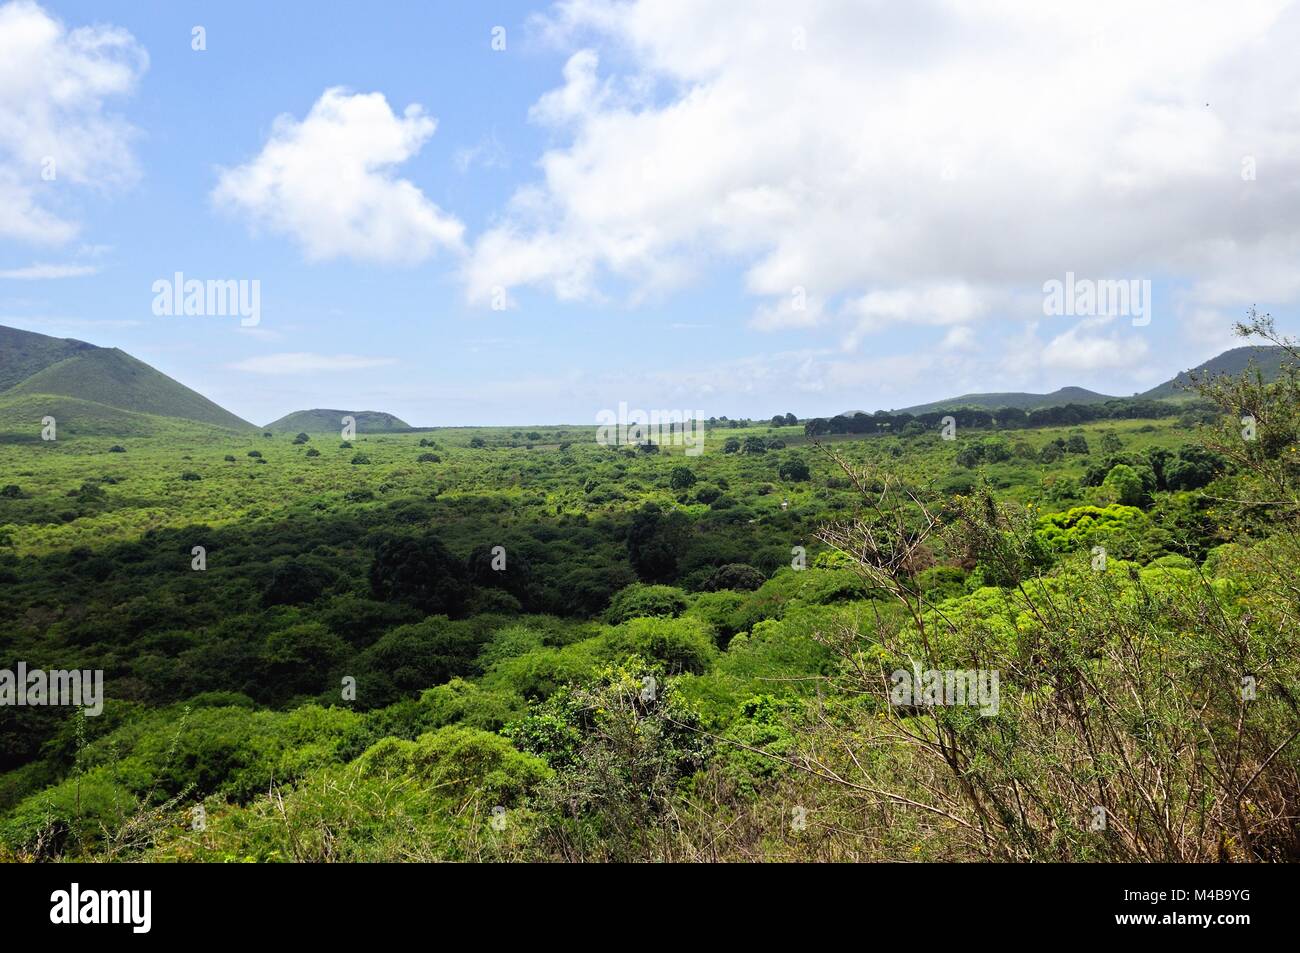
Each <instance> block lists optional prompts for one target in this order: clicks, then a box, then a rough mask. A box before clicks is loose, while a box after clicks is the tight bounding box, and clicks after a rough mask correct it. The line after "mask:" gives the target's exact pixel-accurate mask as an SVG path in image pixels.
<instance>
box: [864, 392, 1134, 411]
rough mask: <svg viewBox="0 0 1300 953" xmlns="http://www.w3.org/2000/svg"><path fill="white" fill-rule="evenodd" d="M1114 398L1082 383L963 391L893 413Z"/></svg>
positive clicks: (1032, 407)
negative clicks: (1044, 390) (1033, 390)
mask: <svg viewBox="0 0 1300 953" xmlns="http://www.w3.org/2000/svg"><path fill="white" fill-rule="evenodd" d="M1114 399H1115V398H1114V397H1110V396H1108V395H1106V394H1098V393H1097V392H1096V391H1091V390H1087V389H1085V388H1083V387H1062V388H1061V389H1060V390H1054V391H1052V392H1051V393H1050V394H1027V393H1023V392H1019V391H1010V392H1008V393H1002V394H996V393H994V394H962V395H961V396H960V397H949V398H946V399H945V400H936V401H932V402H931V403H928V404H917V405H916V406H915V407H903V408H902V409H900V410H895V411H893V413H896V414H904V413H906V414H930V413H935V412H936V411H940V410H959V409H961V408H963V407H974V408H977V409H979V410H997V409H998V408H1000V407H1019V408H1021V409H1023V410H1036V409H1037V408H1039V407H1059V406H1061V405H1062V404H1100V403H1102V402H1103V401H1107V400H1114ZM856 413H865V411H856V410H851V411H848V412H846V413H844V414H841V415H840V416H843V417H852V416H853V415H854V414H856Z"/></svg>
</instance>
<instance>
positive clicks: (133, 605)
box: [0, 320, 1300, 861]
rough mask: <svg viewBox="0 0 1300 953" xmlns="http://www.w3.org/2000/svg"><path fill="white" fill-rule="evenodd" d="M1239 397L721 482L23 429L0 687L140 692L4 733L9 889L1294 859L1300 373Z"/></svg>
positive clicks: (869, 443) (486, 442)
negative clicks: (149, 872)
mask: <svg viewBox="0 0 1300 953" xmlns="http://www.w3.org/2000/svg"><path fill="white" fill-rule="evenodd" d="M1255 330H1256V331H1259V332H1261V333H1265V334H1269V333H1271V328H1270V327H1269V325H1268V324H1267V322H1265V321H1263V320H1261V321H1260V322H1258V323H1257V325H1256V327H1255ZM61 353H62V351H60V350H59V349H58V348H57V347H56V348H54V350H53V352H51V353H50V354H49V355H48V357H49V359H50V360H51V361H54V364H53V367H54V368H57V367H58V366H59V361H58V358H59V355H60V354H61ZM33 359H34V358H33ZM69 359H71V360H79V359H80V358H78V357H75V356H74V357H72V358H67V357H63V358H62V360H64V361H66V360H69ZM29 363H30V362H29ZM7 396H8V395H6V397H7ZM26 399H27V398H26V397H24V400H26ZM41 399H45V398H41ZM67 399H69V400H82V401H83V403H84V402H86V401H85V400H84V399H83V398H67ZM1201 400H1202V403H1201V404H1200V405H1199V406H1198V407H1196V408H1193V409H1191V410H1189V409H1188V408H1177V409H1175V410H1173V411H1172V412H1171V411H1170V410H1169V408H1168V406H1167V405H1152V404H1150V403H1149V402H1147V403H1143V402H1123V406H1122V412H1120V413H1112V412H1108V413H1107V414H1106V415H1105V416H1103V417H1100V418H1099V419H1067V420H1064V421H1062V420H1060V419H1059V418H1060V416H1061V414H1060V408H1055V409H1050V408H1049V409H1048V410H1051V413H1045V414H1043V415H1041V417H1040V418H1039V420H1038V421H1037V422H1035V421H1034V420H1033V419H1032V414H1031V415H1026V414H1024V413H1023V412H1022V413H1021V416H1020V418H1018V419H1017V418H1015V417H1014V415H1011V414H1007V415H1006V416H1005V419H1003V417H1002V416H1000V415H998V414H991V413H985V415H984V417H983V418H978V417H973V418H969V419H966V421H965V423H960V422H959V426H958V430H957V439H955V440H945V439H943V438H942V437H941V435H940V432H939V429H938V427H937V426H934V425H933V424H932V423H930V422H927V421H926V420H925V419H923V418H921V417H917V416H913V417H911V419H908V420H906V421H903V422H902V425H901V426H894V424H896V423H897V422H898V421H897V419H895V418H894V417H892V416H890V415H886V416H890V426H888V427H874V428H873V429H872V431H871V432H869V433H857V432H852V431H851V430H849V429H847V428H844V429H840V430H835V429H833V428H830V427H829V425H828V430H829V431H830V432H826V433H820V432H817V431H818V430H819V429H820V428H818V427H809V426H808V424H809V423H810V422H807V421H805V422H803V423H800V422H798V421H796V420H794V418H793V415H780V416H778V417H777V418H771V419H766V420H762V421H759V422H750V421H738V420H727V419H725V418H716V419H714V420H712V421H711V422H710V426H709V428H708V435H707V441H706V448H705V452H704V453H703V454H702V455H700V456H685V455H684V453H683V452H682V448H681V447H677V446H667V445H665V446H662V447H658V448H656V449H657V450H658V452H655V453H647V452H644V451H643V450H642V449H640V448H636V447H621V448H620V447H603V446H599V445H597V444H596V443H595V441H594V439H593V428H585V427H554V426H546V427H540V426H539V427H533V428H520V429H518V430H516V429H512V428H440V429H436V430H427V431H420V432H395V433H381V432H377V431H375V430H370V429H368V428H367V427H366V426H365V425H363V424H362V421H361V416H360V415H354V416H357V417H358V429H357V434H356V437H355V439H354V440H352V441H346V442H343V443H342V445H340V441H339V438H338V430H339V422H338V418H337V417H331V418H330V419H329V420H328V421H323V423H328V426H323V427H315V426H311V425H310V424H311V422H310V421H307V420H304V419H303V418H302V416H301V415H290V417H288V418H285V419H284V421H280V422H277V424H276V425H271V426H269V427H268V428H266V430H267V431H269V432H270V434H271V435H270V436H269V437H267V436H264V435H263V432H262V431H257V430H252V429H243V430H233V429H231V430H222V429H217V428H214V427H211V426H204V425H200V424H197V423H186V422H184V421H178V420H176V419H175V418H174V417H162V416H146V415H143V414H139V413H137V412H133V411H129V410H121V411H118V412H115V413H120V414H122V415H123V416H121V417H117V416H114V415H112V414H109V413H108V411H109V410H111V409H112V408H109V407H108V406H107V405H104V404H99V403H97V402H96V403H95V404H94V406H95V407H103V408H105V409H104V411H102V412H101V414H102V416H100V417H95V416H93V415H91V414H84V415H83V417H82V423H81V426H79V427H70V428H69V429H68V430H67V431H64V430H63V429H61V430H60V436H59V439H58V440H56V441H50V442H44V441H41V440H40V439H39V435H38V434H37V435H36V436H35V437H34V439H31V440H20V439H17V438H16V437H15V439H11V440H4V441H0V580H2V581H3V583H4V592H5V598H4V600H3V602H0V668H5V669H13V668H14V667H15V666H16V665H17V663H18V662H19V661H23V662H25V663H26V664H27V666H28V667H29V668H37V667H40V668H47V669H55V668H69V667H77V668H83V669H103V670H104V672H105V685H106V694H107V699H106V700H105V703H104V708H103V713H102V715H99V716H97V717H85V716H83V715H82V714H80V713H79V712H74V711H69V710H68V709H64V708H54V707H35V706H33V707H21V708H20V707H0V858H4V859H40V860H54V859H67V860H73V859H78V860H80V859H98V860H105V859H112V860H139V859H144V860H182V861H244V860H252V861H291V860H321V861H372V860H435V859H456V860H583V859H586V860H614V861H627V860H670V861H672V860H700V859H709V860H733V859H773V860H862V859H890V860H893V859H923V860H956V859H960V860H971V859H993V860H1065V861H1092V860H1098V861H1121V860H1123V861H1129V860H1137V861H1171V860H1183V861H1186V860H1192V861H1206V860H1216V859H1217V860H1242V861H1245V860H1275V859H1283V858H1286V857H1293V856H1295V854H1296V852H1297V851H1300V841H1298V840H1297V833H1296V826H1295V823H1294V820H1293V819H1294V818H1295V817H1296V816H1297V813H1300V742H1298V741H1297V737H1298V735H1300V708H1298V707H1297V698H1298V697H1300V644H1297V635H1296V627H1295V625H1294V620H1295V617H1296V613H1297V609H1300V605H1297V597H1296V595H1295V593H1296V592H1300V522H1298V519H1300V515H1298V513H1297V510H1298V509H1300V497H1298V496H1297V490H1298V488H1300V462H1297V461H1298V460H1300V453H1297V447H1296V442H1295V434H1296V432H1297V427H1298V426H1300V376H1297V374H1296V372H1295V371H1294V370H1293V369H1292V368H1291V367H1282V368H1281V369H1280V377H1278V378H1277V379H1276V380H1274V381H1271V382H1270V381H1266V380H1264V379H1263V377H1261V376H1251V375H1246V376H1243V377H1240V378H1231V379H1230V378H1226V377H1222V376H1220V377H1216V378H1214V379H1213V380H1211V381H1208V382H1207V383H1205V384H1204V385H1203V393H1202V395H1201ZM24 406H25V407H26V406H27V405H24ZM1092 406H1095V407H1098V408H1101V407H1106V406H1107V405H1106V404H1095V405H1092ZM1152 406H1155V407H1156V410H1155V411H1150V408H1151V407H1152ZM1114 408H1115V405H1114V404H1112V405H1110V409H1111V411H1113V410H1114ZM38 409H39V408H38V407H37V405H36V404H32V405H31V408H30V412H35V411H37V410H38ZM1148 411H1149V413H1148ZM25 412H28V411H25ZM319 413H321V414H327V415H335V414H337V415H338V417H341V416H343V415H344V414H343V412H336V411H320V412H319ZM1035 413H1037V411H1035ZM1143 413H1148V415H1147V416H1143ZM1187 413H1193V414H1195V415H1196V420H1203V421H1206V423H1205V424H1204V425H1202V426H1200V427H1199V429H1197V428H1195V427H1194V426H1193V425H1192V424H1193V422H1190V421H1188V420H1184V419H1181V418H1180V417H1179V416H1178V415H1179V414H1187ZM1243 415H1252V416H1253V417H1254V419H1255V423H1256V426H1257V430H1258V432H1257V436H1256V439H1253V440H1249V441H1248V440H1244V439H1243V438H1242V424H1241V418H1242V416H1243ZM1066 416H1067V417H1068V416H1069V415H1068V414H1067V415H1066ZM39 418H40V414H39V413H38V414H37V416H36V418H35V419H36V420H37V421H39ZM836 419H840V420H846V421H849V422H850V423H852V422H853V420H854V418H836ZM869 419H875V420H876V421H877V422H878V421H879V419H880V418H878V417H874V416H873V417H872V418H869ZM140 420H143V421H147V422H149V426H148V427H144V426H137V423H136V422H137V421H140ZM397 423H398V424H400V423H401V422H400V421H398V422H397ZM115 425H122V429H120V430H113V429H112V428H113V427H114V426H115ZM282 425H283V426H282ZM23 426H24V427H26V425H25V424H24V425H23ZM402 426H403V427H404V426H405V425H402ZM98 428H102V429H98ZM65 433H66V436H65ZM320 435H327V436H320ZM198 547H201V551H202V555H203V564H202V566H201V568H200V567H197V566H196V561H197V559H198V557H196V555H195V552H196V548H198ZM913 666H916V667H917V670H921V671H939V672H968V671H969V672H984V673H988V672H995V673H997V674H998V677H999V682H998V686H999V696H998V706H997V711H996V713H994V714H993V716H992V717H985V716H984V715H982V714H981V710H980V709H979V708H977V707H974V706H971V705H931V704H927V703H925V702H924V701H921V700H919V696H918V697H917V698H916V699H913V700H912V701H910V702H906V703H903V702H898V701H897V700H896V699H893V698H891V679H892V678H893V677H894V675H895V673H898V672H900V671H901V672H904V673H906V672H909V671H911V670H912V669H913ZM200 808H201V811H200ZM1098 808H1101V809H1103V811H1104V815H1105V818H1106V824H1105V826H1104V828H1103V829H1099V828H1097V827H1096V826H1095V819H1096V817H1097V814H1096V809H1098ZM196 818H201V819H202V823H199V822H198V821H197V820H196Z"/></svg>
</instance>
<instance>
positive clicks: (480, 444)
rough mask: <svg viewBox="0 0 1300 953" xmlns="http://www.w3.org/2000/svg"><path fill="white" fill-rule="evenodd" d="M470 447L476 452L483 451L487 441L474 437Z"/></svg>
mask: <svg viewBox="0 0 1300 953" xmlns="http://www.w3.org/2000/svg"><path fill="white" fill-rule="evenodd" d="M469 445H470V446H471V447H473V448H474V449H475V450H482V449H483V448H484V447H486V446H487V441H485V440H484V439H483V438H482V437H474V438H473V439H472V440H470V442H469Z"/></svg>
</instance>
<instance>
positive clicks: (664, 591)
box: [605, 583, 687, 625]
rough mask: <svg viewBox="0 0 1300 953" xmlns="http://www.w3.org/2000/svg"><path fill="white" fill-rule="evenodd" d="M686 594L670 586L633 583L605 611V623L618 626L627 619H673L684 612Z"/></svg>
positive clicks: (620, 592) (617, 594)
mask: <svg viewBox="0 0 1300 953" xmlns="http://www.w3.org/2000/svg"><path fill="white" fill-rule="evenodd" d="M686 605H687V602H686V593H684V592H682V590H680V589H676V588H674V587H672V586H647V585H644V584H642V583H634V584H633V585H630V586H628V587H627V588H625V589H623V590H621V591H619V592H618V593H616V594H615V595H614V598H613V599H612V600H610V603H609V608H608V609H606V610H605V621H606V622H608V623H610V624H611V625H618V624H620V623H622V622H626V621H628V620H629V619H639V618H647V617H650V616H667V617H669V618H675V617H676V616H679V615H681V614H682V613H683V612H685V611H686Z"/></svg>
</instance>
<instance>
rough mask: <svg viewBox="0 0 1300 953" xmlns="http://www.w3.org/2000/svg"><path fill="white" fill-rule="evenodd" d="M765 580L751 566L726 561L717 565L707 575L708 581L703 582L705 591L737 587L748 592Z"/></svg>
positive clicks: (760, 573)
mask: <svg viewBox="0 0 1300 953" xmlns="http://www.w3.org/2000/svg"><path fill="white" fill-rule="evenodd" d="M765 582H767V577H766V576H764V575H763V573H762V572H760V571H759V570H757V569H755V568H754V567H753V566H749V565H746V564H745V563H728V564H727V565H725V566H719V567H718V568H717V569H715V570H714V571H713V575H711V576H709V578H708V581H707V582H705V584H704V589H705V591H707V592H717V591H718V590H720V589H738V590H741V591H745V592H749V591H752V590H754V589H757V588H758V587H759V586H761V585H762V584H763V583H765Z"/></svg>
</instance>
